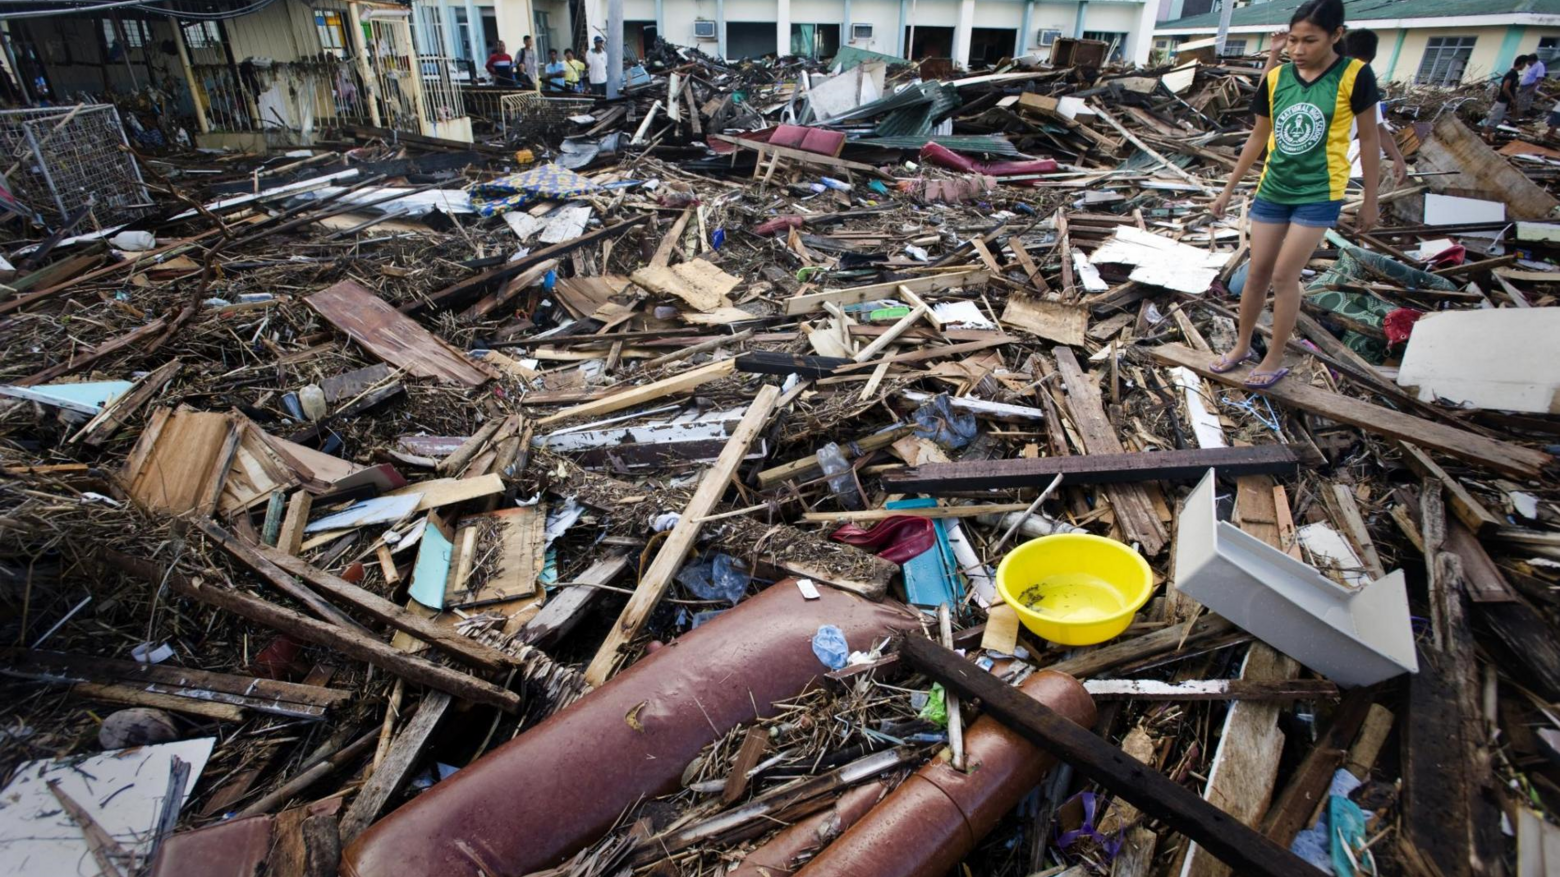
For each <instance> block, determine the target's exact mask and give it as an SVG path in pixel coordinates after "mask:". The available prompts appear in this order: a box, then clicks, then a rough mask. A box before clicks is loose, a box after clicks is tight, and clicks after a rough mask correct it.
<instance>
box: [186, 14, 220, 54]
mask: <svg viewBox="0 0 1560 877" xmlns="http://www.w3.org/2000/svg"><path fill="white" fill-rule="evenodd" d="M180 27H182V28H184V44H185V45H186V46H189V47H190V48H192V49H209V48H212V47H213V46H219V45H221V44H222V32H221V31H219V30H217V23H216V22H215V21H197V22H194V23H189V22H186V23H184V24H182V25H180Z"/></svg>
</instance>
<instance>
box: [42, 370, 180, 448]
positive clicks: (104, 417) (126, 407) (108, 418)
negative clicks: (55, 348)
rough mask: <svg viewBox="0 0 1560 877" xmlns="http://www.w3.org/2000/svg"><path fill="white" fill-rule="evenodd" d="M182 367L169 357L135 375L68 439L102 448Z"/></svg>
mask: <svg viewBox="0 0 1560 877" xmlns="http://www.w3.org/2000/svg"><path fill="white" fill-rule="evenodd" d="M183 367H184V364H183V363H182V362H180V361H179V360H178V359H172V360H169V361H168V362H165V363H163V364H162V365H160V366H158V367H157V368H155V369H153V370H152V371H150V372H148V373H146V374H144V375H142V376H141V377H139V378H137V379H136V380H135V383H134V384H133V385H132V386H131V387H130V389H129V390H127V391H125V392H124V393H122V394H120V396H119V397H118V398H116V399H114V401H112V402H110V403H109V404H108V405H105V406H104V407H103V410H102V411H100V412H99V413H98V415H97V416H96V417H94V418H92V419H91V420H89V421H87V424H86V425H85V426H83V427H82V428H81V429H79V430H77V431H76V434H75V435H72V436H71V437H70V438H69V439H68V441H70V442H72V443H74V442H82V443H84V444H86V445H89V446H91V447H94V448H96V447H101V446H102V445H103V443H104V442H106V441H108V440H109V439H110V438H112V437H113V435H114V433H115V432H118V431H119V428H120V427H121V426H124V425H125V422H126V421H128V420H129V419H130V418H131V417H134V416H135V413H136V412H137V411H140V410H141V406H142V405H145V404H146V403H147V402H149V401H151V399H152V397H153V396H156V395H157V394H158V393H159V392H161V391H162V388H163V387H164V386H166V385H167V383H168V382H169V381H171V380H173V379H174V378H175V377H177V376H178V374H179V370H180V369H182V368H183Z"/></svg>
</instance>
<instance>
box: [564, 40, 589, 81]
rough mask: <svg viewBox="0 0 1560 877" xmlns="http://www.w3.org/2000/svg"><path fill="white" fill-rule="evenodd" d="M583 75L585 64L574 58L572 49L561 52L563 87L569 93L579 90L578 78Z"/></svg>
mask: <svg viewBox="0 0 1560 877" xmlns="http://www.w3.org/2000/svg"><path fill="white" fill-rule="evenodd" d="M584 73H585V62H584V61H581V60H580V59H578V58H576V57H574V50H573V49H564V50H563V85H564V88H566V89H568V90H569V91H579V90H580V77H581V76H582V75H584Z"/></svg>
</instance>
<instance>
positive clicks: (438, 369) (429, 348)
mask: <svg viewBox="0 0 1560 877" xmlns="http://www.w3.org/2000/svg"><path fill="white" fill-rule="evenodd" d="M306 301H307V302H308V303H309V306H310V307H312V308H314V310H315V311H317V312H319V315H320V316H321V317H324V318H325V319H326V320H327V321H328V322H329V323H330V324H331V325H333V326H335V327H336V328H338V329H340V330H341V331H343V332H345V333H346V334H347V336H348V337H350V338H351V339H352V340H353V341H355V342H357V343H358V344H359V345H361V346H362V347H363V348H364V349H365V350H367V351H369V352H370V353H372V354H374V355H375V356H377V357H379V358H380V359H383V360H384V361H385V362H388V363H390V364H391V365H397V366H401V367H402V368H405V369H406V370H407V371H408V372H409V373H411V374H413V375H416V376H417V377H423V378H438V379H440V380H443V381H449V382H451V383H458V384H465V385H466V386H468V387H477V386H481V385H482V384H483V383H485V382H486V381H487V380H488V379H489V378H491V377H495V376H496V375H494V374H493V373H492V372H491V371H490V370H489V369H488V368H487V367H486V366H483V365H481V364H479V363H477V362H475V361H474V360H471V359H469V358H467V357H466V355H465V354H464V353H461V352H460V351H459V350H457V349H456V348H455V347H453V346H451V345H450V344H448V343H446V342H445V341H443V340H441V339H439V338H438V337H436V336H435V335H434V334H433V333H431V332H429V331H428V330H427V329H424V328H423V327H422V326H420V325H418V323H417V322H416V321H414V320H412V319H411V318H410V317H408V316H406V315H405V314H402V313H401V312H400V311H397V310H396V309H395V308H393V307H391V306H390V305H388V304H386V303H385V301H384V300H383V299H381V298H380V297H379V296H377V295H375V294H374V293H373V292H372V291H370V290H368V289H367V288H365V287H364V286H362V285H361V284H359V283H355V282H353V281H351V280H343V281H341V282H340V283H337V284H336V285H335V286H332V287H330V288H329V289H324V290H321V291H319V292H316V293H314V294H313V295H311V296H309V297H308V298H307V299H306Z"/></svg>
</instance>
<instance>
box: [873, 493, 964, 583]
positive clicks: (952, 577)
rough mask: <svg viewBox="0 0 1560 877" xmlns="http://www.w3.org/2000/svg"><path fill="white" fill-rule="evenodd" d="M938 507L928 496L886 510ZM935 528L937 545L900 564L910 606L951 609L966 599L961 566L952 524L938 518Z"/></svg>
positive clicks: (902, 501) (897, 503)
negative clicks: (951, 536)
mask: <svg viewBox="0 0 1560 877" xmlns="http://www.w3.org/2000/svg"><path fill="white" fill-rule="evenodd" d="M936 505H937V500H936V499H933V498H930V497H928V498H924V499H901V500H896V501H894V502H890V503H887V504H885V505H884V506H883V507H884V508H886V509H928V508H935V507H936ZM932 529H933V530H934V531H935V532H936V533H937V543H936V544H935V545H934V546H932V547H931V548H930V549H928V550H926V551H923V552H921V553H920V554H918V555H916V556H915V557H912V558H910V559H909V560H907V561H905V562H904V563H902V564H900V565H899V569H900V572H901V573H903V574H904V579H905V597H906V598H908V600H909V601H910V605H912V606H916V607H918V608H921V609H936V608H937V607H938V606H941V605H942V604H944V603H947V604H948V606H949V608H950V609H951V608H953V607H955V606H958V605H959V601H960V600H961V599H963V597H964V594H963V590H964V589H963V588H962V587H961V586H960V580H959V576H958V569H959V564H958V561H956V560H955V559H954V557H953V546H952V545H950V544H949V543H948V522H947V521H944V520H941V519H934V520H933V521H932Z"/></svg>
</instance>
